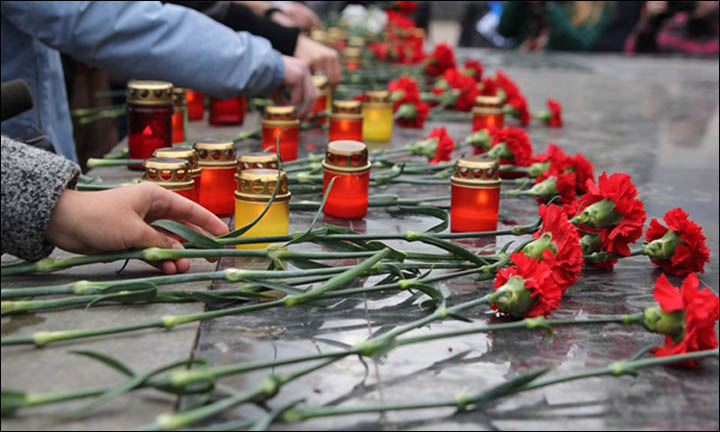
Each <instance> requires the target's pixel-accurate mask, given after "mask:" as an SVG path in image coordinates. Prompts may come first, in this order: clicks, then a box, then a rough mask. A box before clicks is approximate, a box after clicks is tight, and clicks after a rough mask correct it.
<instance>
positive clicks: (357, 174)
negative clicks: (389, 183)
mask: <svg viewBox="0 0 720 432" xmlns="http://www.w3.org/2000/svg"><path fill="white" fill-rule="evenodd" d="M322 167H323V196H324V195H325V192H326V191H327V188H328V185H329V184H330V181H331V180H332V179H333V178H334V179H335V182H334V183H333V186H332V189H331V190H330V195H328V199H327V202H326V203H325V207H323V212H324V213H325V214H326V215H328V216H334V217H338V218H342V219H361V218H364V217H365V215H366V214H367V209H368V188H369V186H370V160H369V159H368V150H367V146H366V145H365V144H363V143H361V142H359V141H348V140H342V141H332V142H331V143H330V144H328V146H327V149H326V150H325V159H324V160H323V162H322Z"/></svg>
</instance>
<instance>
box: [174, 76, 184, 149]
mask: <svg viewBox="0 0 720 432" xmlns="http://www.w3.org/2000/svg"><path fill="white" fill-rule="evenodd" d="M186 125H187V100H186V97H185V89H184V88H181V87H173V115H172V142H173V144H175V143H179V142H183V141H185V127H186Z"/></svg>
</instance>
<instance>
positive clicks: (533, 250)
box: [522, 232, 557, 260]
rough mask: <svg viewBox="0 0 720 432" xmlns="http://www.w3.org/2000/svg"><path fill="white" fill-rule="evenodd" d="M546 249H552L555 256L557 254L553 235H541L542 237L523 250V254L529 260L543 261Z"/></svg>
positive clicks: (547, 233)
mask: <svg viewBox="0 0 720 432" xmlns="http://www.w3.org/2000/svg"><path fill="white" fill-rule="evenodd" d="M545 249H550V250H551V251H553V252H554V253H555V254H557V248H556V247H555V245H554V244H553V243H552V233H549V232H546V233H543V235H541V236H540V237H538V238H536V239H535V240H533V241H531V242H530V243H528V244H526V245H525V247H524V248H523V249H522V252H523V253H524V254H525V256H526V257H528V258H534V259H538V260H541V259H542V257H543V251H545Z"/></svg>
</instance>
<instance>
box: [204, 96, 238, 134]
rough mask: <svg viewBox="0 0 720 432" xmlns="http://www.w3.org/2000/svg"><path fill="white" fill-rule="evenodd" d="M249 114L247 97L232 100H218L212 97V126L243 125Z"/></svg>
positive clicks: (210, 120) (209, 120)
mask: <svg viewBox="0 0 720 432" xmlns="http://www.w3.org/2000/svg"><path fill="white" fill-rule="evenodd" d="M246 112H247V100H246V99H245V95H243V94H241V95H237V96H235V97H233V98H230V99H217V98H214V97H212V96H211V97H210V118H209V119H208V122H209V123H210V124H211V125H216V126H220V125H241V124H243V121H244V120H245V113H246Z"/></svg>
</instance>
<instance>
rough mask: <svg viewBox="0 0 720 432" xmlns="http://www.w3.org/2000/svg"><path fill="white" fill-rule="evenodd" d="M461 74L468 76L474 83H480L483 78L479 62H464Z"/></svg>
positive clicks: (481, 66)
mask: <svg viewBox="0 0 720 432" xmlns="http://www.w3.org/2000/svg"><path fill="white" fill-rule="evenodd" d="M462 72H463V73H464V74H466V75H468V74H469V75H470V76H472V77H473V79H474V80H475V81H477V82H480V81H481V80H482V76H483V65H482V63H480V60H465V64H464V65H463V71H462Z"/></svg>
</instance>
